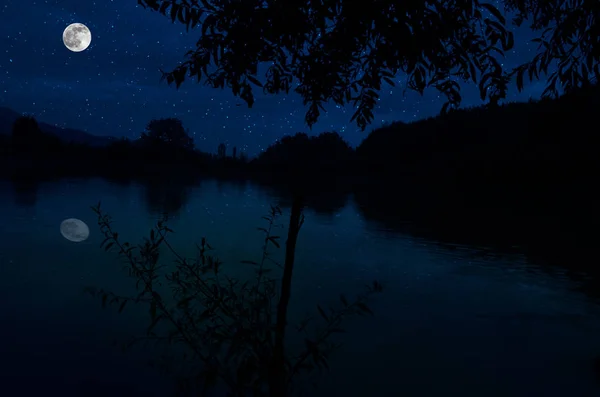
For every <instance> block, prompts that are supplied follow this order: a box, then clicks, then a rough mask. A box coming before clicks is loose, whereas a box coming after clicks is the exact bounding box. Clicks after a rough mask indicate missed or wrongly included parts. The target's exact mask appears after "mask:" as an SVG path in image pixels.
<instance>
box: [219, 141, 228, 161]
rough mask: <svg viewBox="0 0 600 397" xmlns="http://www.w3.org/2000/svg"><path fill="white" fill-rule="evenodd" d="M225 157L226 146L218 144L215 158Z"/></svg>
mask: <svg viewBox="0 0 600 397" xmlns="http://www.w3.org/2000/svg"><path fill="white" fill-rule="evenodd" d="M225 156H227V146H225V144H224V143H220V144H219V146H218V147H217V157H218V158H220V159H224V158H225Z"/></svg>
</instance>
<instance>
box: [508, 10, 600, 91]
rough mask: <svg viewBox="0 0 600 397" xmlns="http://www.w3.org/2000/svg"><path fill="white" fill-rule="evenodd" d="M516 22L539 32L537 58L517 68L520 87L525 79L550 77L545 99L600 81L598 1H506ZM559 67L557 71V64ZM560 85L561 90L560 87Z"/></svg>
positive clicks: (514, 73)
mask: <svg viewBox="0 0 600 397" xmlns="http://www.w3.org/2000/svg"><path fill="white" fill-rule="evenodd" d="M504 3H505V5H506V9H507V11H509V12H511V13H512V14H513V15H514V19H513V23H514V24H515V25H517V26H520V25H521V24H523V23H524V22H525V21H528V22H529V27H530V28H531V29H533V30H534V31H537V32H540V31H541V34H540V36H539V37H538V38H536V39H534V40H533V41H534V42H537V43H539V47H538V50H539V52H538V53H537V54H536V55H535V57H534V58H533V59H532V60H530V61H528V62H526V63H524V64H522V65H520V66H518V67H517V68H515V70H514V71H513V72H512V73H511V74H513V75H516V81H517V87H518V89H519V90H522V89H523V87H524V82H523V79H524V76H525V75H528V76H529V79H530V80H534V79H539V78H540V77H541V76H546V75H547V74H548V68H549V67H551V66H552V68H551V69H550V73H549V74H548V77H547V78H548V82H547V84H546V89H545V90H544V93H543V96H545V97H557V96H558V95H559V93H560V89H562V90H564V91H566V92H569V91H571V90H573V89H575V88H578V87H585V86H588V85H590V84H592V83H594V82H597V81H598V77H600V66H599V61H600V2H598V1H596V0H574V1H573V0H546V1H539V0H505V1H504ZM555 63H556V64H557V66H558V67H557V68H555V67H554V64H555ZM557 85H558V87H557Z"/></svg>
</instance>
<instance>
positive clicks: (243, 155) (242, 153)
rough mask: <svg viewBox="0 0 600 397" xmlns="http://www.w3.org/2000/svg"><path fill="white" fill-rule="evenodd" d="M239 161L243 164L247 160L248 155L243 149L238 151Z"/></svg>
mask: <svg viewBox="0 0 600 397" xmlns="http://www.w3.org/2000/svg"><path fill="white" fill-rule="evenodd" d="M240 162H241V163H244V164H245V163H247V162H248V155H247V154H246V152H244V151H242V152H240Z"/></svg>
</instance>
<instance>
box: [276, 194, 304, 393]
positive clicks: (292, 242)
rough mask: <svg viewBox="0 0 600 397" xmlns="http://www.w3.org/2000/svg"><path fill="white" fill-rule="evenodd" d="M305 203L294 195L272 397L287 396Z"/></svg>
mask: <svg viewBox="0 0 600 397" xmlns="http://www.w3.org/2000/svg"><path fill="white" fill-rule="evenodd" d="M303 207H304V204H303V199H302V196H301V195H300V194H295V195H294V201H293V202H292V210H291V213H290V226H289V229H288V237H287V241H286V244H285V263H284V266H283V277H282V280H281V296H280V298H279V304H278V305H277V321H276V325H275V343H274V349H273V357H272V362H271V374H270V379H269V383H270V386H269V388H270V395H271V397H285V396H286V395H287V394H288V390H287V370H286V367H285V345H284V342H285V328H286V325H287V309H288V304H289V302H290V295H291V292H292V272H293V270H294V258H295V256H296V241H297V239H298V232H299V231H300V227H301V226H302V222H303V217H302V210H303Z"/></svg>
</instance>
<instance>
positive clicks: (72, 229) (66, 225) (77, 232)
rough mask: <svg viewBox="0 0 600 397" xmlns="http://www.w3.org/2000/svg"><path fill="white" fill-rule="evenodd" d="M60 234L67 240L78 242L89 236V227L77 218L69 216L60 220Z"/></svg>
mask: <svg viewBox="0 0 600 397" xmlns="http://www.w3.org/2000/svg"><path fill="white" fill-rule="evenodd" d="M60 234H62V236H63V237H64V238H66V239H67V240H69V241H73V242H75V243H79V242H82V241H85V240H87V238H88V237H89V236H90V228H89V227H88V225H86V224H85V222H83V221H81V220H79V219H75V218H69V219H65V220H64V221H62V222H61V224H60Z"/></svg>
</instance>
